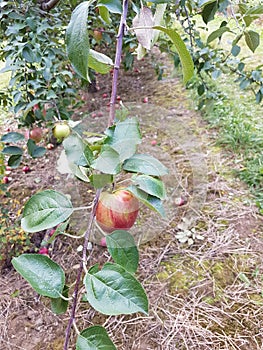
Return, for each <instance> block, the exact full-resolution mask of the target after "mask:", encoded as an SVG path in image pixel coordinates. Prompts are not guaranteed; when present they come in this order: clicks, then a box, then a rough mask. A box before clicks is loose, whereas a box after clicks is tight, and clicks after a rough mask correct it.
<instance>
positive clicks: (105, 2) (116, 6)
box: [98, 0, 122, 15]
mask: <svg viewBox="0 0 263 350" xmlns="http://www.w3.org/2000/svg"><path fill="white" fill-rule="evenodd" d="M100 6H104V7H106V8H107V9H108V10H109V11H110V12H112V13H119V14H120V15H121V14H122V3H121V1H120V0H100V1H99V2H98V7H100Z"/></svg>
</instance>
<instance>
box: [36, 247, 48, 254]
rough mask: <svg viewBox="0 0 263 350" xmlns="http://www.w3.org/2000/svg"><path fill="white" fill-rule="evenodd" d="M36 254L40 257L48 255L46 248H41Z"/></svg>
mask: <svg viewBox="0 0 263 350" xmlns="http://www.w3.org/2000/svg"><path fill="white" fill-rule="evenodd" d="M38 254H42V255H47V256H49V254H48V248H47V247H41V248H40V249H39V251H38Z"/></svg>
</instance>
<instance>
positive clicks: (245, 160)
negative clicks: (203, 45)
mask: <svg viewBox="0 0 263 350" xmlns="http://www.w3.org/2000/svg"><path fill="white" fill-rule="evenodd" d="M222 20H223V17H218V18H216V20H215V21H212V22H211V23H209V26H208V27H209V31H208V32H203V33H202V37H203V38H205V36H207V35H208V34H207V33H211V31H213V30H215V29H217V28H218V27H219V25H220V23H221V21H222ZM233 25H234V24H233V23H232V22H230V27H231V29H232V26H233ZM251 29H255V30H257V32H259V33H261V41H263V32H262V31H261V28H260V24H257V22H256V21H255V22H253V24H252V26H251ZM231 35H232V34H228V33H226V34H224V35H223V38H222V41H221V42H220V43H219V44H218V46H217V47H220V46H221V47H224V48H225V49H226V50H228V51H230V50H231V45H230V41H229V40H232V39H233V35H232V36H231ZM212 44H213V45H214V46H216V45H217V43H216V41H214V42H213V43H212ZM238 44H239V45H240V46H241V54H240V57H242V58H241V59H242V60H243V61H244V62H245V64H246V69H255V68H256V67H257V66H258V64H259V62H261V58H260V57H262V53H263V46H262V45H260V46H259V47H258V48H257V50H256V52H255V53H254V54H252V52H251V51H250V50H249V49H248V47H247V45H246V43H245V41H244V39H242V40H240V42H239V43H238ZM236 78H237V76H234V75H232V74H230V73H229V74H228V73H225V74H222V75H221V76H220V78H218V79H216V80H212V79H209V78H208V77H206V78H204V79H205V80H206V82H207V84H208V85H209V86H210V88H211V92H210V95H211V96H210V102H209V103H207V104H206V106H205V108H203V115H204V118H205V119H206V120H207V121H208V122H209V123H210V125H211V126H212V127H214V128H216V129H217V131H218V140H217V144H219V145H220V146H224V147H225V148H226V149H228V150H229V151H231V152H233V153H234V154H235V155H234V157H233V158H234V172H235V173H236V175H238V176H239V177H240V178H241V179H242V180H243V181H244V182H245V183H247V185H248V186H249V188H250V189H251V192H252V194H253V195H254V196H255V200H256V203H257V205H258V207H259V210H260V213H261V214H263V154H262V149H263V133H262V130H263V119H262V103H261V104H257V103H256V100H255V95H254V93H253V92H252V90H251V89H249V87H248V88H243V89H242V90H241V89H240V88H239V83H238V82H236V81H235V80H236ZM193 99H194V100H195V101H197V104H198V102H199V96H198V95H197V94H196V95H195V96H194V98H193Z"/></svg>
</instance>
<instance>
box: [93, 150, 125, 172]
mask: <svg viewBox="0 0 263 350" xmlns="http://www.w3.org/2000/svg"><path fill="white" fill-rule="evenodd" d="M91 166H92V168H93V169H96V170H99V171H101V172H102V173H104V174H112V175H115V174H118V173H119V172H120V171H121V161H120V156H119V153H118V152H116V151H115V150H114V149H113V148H112V147H111V146H109V145H103V147H102V149H101V153H100V155H99V156H98V158H97V159H96V160H95V161H94V162H93V163H92V165H91Z"/></svg>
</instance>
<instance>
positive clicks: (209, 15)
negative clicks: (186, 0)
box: [202, 1, 218, 24]
mask: <svg viewBox="0 0 263 350" xmlns="http://www.w3.org/2000/svg"><path fill="white" fill-rule="evenodd" d="M217 9H218V2H217V1H212V2H210V1H209V3H208V4H206V5H205V7H204V8H203V11H202V18H203V21H204V22H205V24H207V23H208V22H210V21H212V20H213V19H214V17H215V13H216V11H217Z"/></svg>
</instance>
